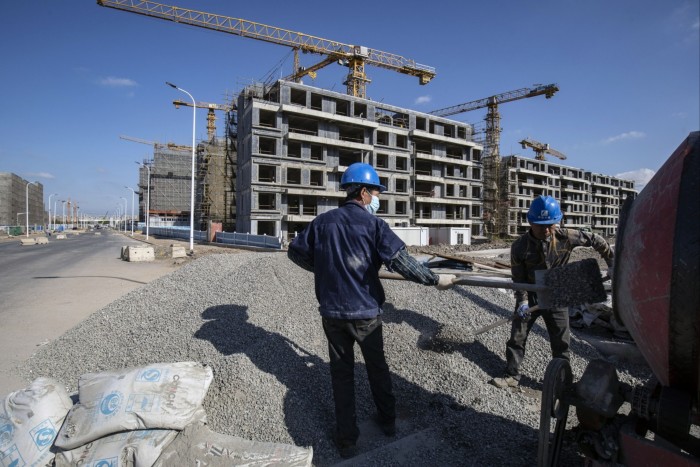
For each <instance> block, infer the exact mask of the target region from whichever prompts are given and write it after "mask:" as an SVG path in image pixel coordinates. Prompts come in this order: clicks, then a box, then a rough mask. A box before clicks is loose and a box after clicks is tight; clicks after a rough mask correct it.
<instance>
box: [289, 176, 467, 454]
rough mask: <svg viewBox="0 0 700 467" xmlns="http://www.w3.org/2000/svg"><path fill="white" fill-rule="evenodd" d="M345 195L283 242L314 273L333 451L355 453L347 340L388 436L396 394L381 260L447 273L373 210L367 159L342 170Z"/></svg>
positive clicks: (421, 274)
mask: <svg viewBox="0 0 700 467" xmlns="http://www.w3.org/2000/svg"><path fill="white" fill-rule="evenodd" d="M340 188H341V189H343V190H345V192H346V194H347V196H346V198H345V201H344V202H343V203H342V204H341V206H340V207H338V208H336V209H332V210H330V211H328V212H325V213H322V214H320V215H319V216H317V217H316V218H315V219H314V220H313V221H312V222H311V223H310V224H309V225H308V226H307V227H306V229H304V231H303V232H301V234H300V235H299V236H298V237H296V238H295V239H294V240H293V241H292V243H291V244H290V245H289V250H288V257H289V259H290V260H292V261H293V262H294V263H295V264H297V265H299V266H300V267H302V268H304V269H306V270H307V271H311V272H313V273H314V279H315V290H316V298H317V300H318V303H319V311H320V313H321V317H322V323H323V330H324V332H325V334H326V338H327V339H328V353H329V356H330V371H331V380H332V386H333V399H334V402H335V417H336V430H335V436H334V441H335V443H336V446H337V448H338V451H339V453H340V455H341V456H342V457H344V458H347V457H352V456H353V455H355V453H356V442H357V438H358V437H359V434H360V432H359V429H358V427H357V421H356V416H355V375H354V368H355V356H354V345H355V343H357V344H358V345H359V347H360V350H361V352H362V355H363V357H364V360H365V366H366V368H367V377H368V379H369V384H370V388H371V390H372V396H373V398H374V403H375V405H376V406H377V416H376V420H375V421H376V422H377V424H378V425H379V427H380V428H381V430H382V432H383V433H384V434H385V435H387V436H394V434H395V432H396V425H395V419H396V410H395V398H394V394H393V390H392V384H391V375H390V372H389V366H388V365H387V362H386V357H385V355H384V339H383V337H382V317H381V313H382V305H383V304H384V301H385V296H384V288H383V287H382V283H381V281H380V279H379V269H380V268H381V266H382V264H384V265H386V266H387V268H388V269H389V270H390V271H395V272H398V273H399V274H401V275H402V276H403V277H404V278H406V279H407V280H411V281H413V282H418V283H420V284H424V285H432V286H435V287H437V288H438V289H440V290H446V289H449V288H451V287H452V286H453V282H452V281H453V279H454V278H455V276H454V275H452V274H440V275H436V274H434V273H433V272H432V271H431V270H430V269H428V268H427V267H426V266H424V265H423V264H421V263H419V262H418V261H417V260H416V259H415V258H413V257H412V256H410V255H409V254H408V252H407V251H406V245H405V244H404V242H403V241H402V240H401V239H400V238H399V237H398V236H397V235H396V234H395V233H394V232H393V231H392V230H391V228H390V227H389V225H388V224H387V223H386V222H385V221H384V220H382V219H380V218H379V217H376V216H375V214H376V212H377V210H378V209H379V198H378V197H379V195H380V194H381V193H382V192H383V191H385V190H386V187H385V186H383V185H382V184H381V183H380V181H379V176H378V175H377V172H376V171H375V170H374V168H373V167H372V166H371V165H369V164H364V163H355V164H352V165H351V166H349V167H348V169H347V170H346V171H345V172H344V173H343V176H342V178H341V183H340Z"/></svg>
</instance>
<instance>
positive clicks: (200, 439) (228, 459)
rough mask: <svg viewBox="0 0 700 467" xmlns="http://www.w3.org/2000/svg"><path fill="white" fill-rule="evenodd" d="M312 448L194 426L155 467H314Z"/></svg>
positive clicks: (163, 454) (171, 447) (166, 452)
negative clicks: (176, 466)
mask: <svg viewBox="0 0 700 467" xmlns="http://www.w3.org/2000/svg"><path fill="white" fill-rule="evenodd" d="M313 457H314V450H313V448H312V447H310V446H309V447H308V448H304V447H298V446H294V445H293V444H282V443H266V442H261V441H249V440H247V439H243V438H239V437H237V436H229V435H223V434H221V433H216V432H213V431H211V430H210V429H209V428H208V427H207V426H206V425H202V424H199V423H195V424H192V425H189V426H187V427H185V429H184V430H183V431H181V432H180V434H178V435H177V437H176V438H175V439H174V440H173V441H172V442H171V443H170V445H168V447H167V448H165V449H164V450H163V453H162V454H161V455H160V457H159V458H158V460H157V461H156V463H155V464H154V467H172V466H173V465H193V466H194V465H201V466H207V467H232V466H246V467H268V466H272V465H274V466H276V467H311V465H312V464H311V461H312V460H313Z"/></svg>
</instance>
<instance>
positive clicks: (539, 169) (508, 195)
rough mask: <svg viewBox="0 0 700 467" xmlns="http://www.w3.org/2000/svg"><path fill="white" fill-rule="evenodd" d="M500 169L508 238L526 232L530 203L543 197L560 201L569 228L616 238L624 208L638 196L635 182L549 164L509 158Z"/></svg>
mask: <svg viewBox="0 0 700 467" xmlns="http://www.w3.org/2000/svg"><path fill="white" fill-rule="evenodd" d="M501 168H502V173H501V183H502V187H503V191H502V194H503V196H504V198H505V199H504V200H503V201H504V202H507V205H508V234H509V235H513V236H514V235H519V234H522V233H524V232H525V231H526V230H527V226H528V223H527V211H528V209H529V206H530V202H531V201H532V199H533V198H534V197H535V196H537V195H540V194H543V195H550V196H553V197H554V198H556V199H557V200H558V201H559V203H560V204H561V208H562V211H563V213H564V225H565V226H566V227H572V228H580V229H588V230H592V231H594V232H596V233H599V234H601V235H603V236H606V237H613V236H615V234H616V232H617V223H618V220H619V217H620V208H621V207H622V204H623V203H624V201H625V199H626V198H627V197H628V196H632V195H634V194H635V193H636V191H635V190H634V182H633V181H630V180H623V179H620V178H616V177H611V176H609V175H601V174H597V173H594V172H590V171H586V170H584V169H579V168H574V167H567V166H564V165H560V164H553V163H551V162H548V161H541V160H537V159H530V158H525V157H521V156H515V155H514V156H507V157H504V158H503V161H502V164H501Z"/></svg>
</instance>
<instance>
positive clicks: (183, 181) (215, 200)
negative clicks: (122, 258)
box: [138, 102, 236, 230]
mask: <svg viewBox="0 0 700 467" xmlns="http://www.w3.org/2000/svg"><path fill="white" fill-rule="evenodd" d="M178 105H187V104H185V103H181V102H178ZM225 116H226V117H225V118H226V132H225V135H226V136H225V137H224V138H223V139H222V138H217V136H216V127H215V118H214V117H213V109H210V113H209V115H208V117H207V119H208V139H207V141H201V142H199V143H198V144H197V148H196V151H195V193H194V194H195V211H194V224H195V229H197V230H206V229H207V228H208V224H209V222H217V223H221V224H222V227H223V229H224V230H233V229H234V228H235V212H236V209H235V205H236V202H235V197H234V193H235V186H234V179H235V173H236V169H235V167H236V130H235V122H236V114H235V112H230V111H229V112H226V114H225ZM152 144H153V148H154V149H153V159H152V160H150V161H149V160H145V161H143V164H142V165H141V168H140V170H139V183H138V184H139V219H140V220H141V221H142V222H143V221H144V219H145V212H146V209H147V206H148V212H149V224H150V225H153V226H178V225H181V226H189V218H190V210H191V207H190V198H191V195H192V192H191V186H192V183H191V182H192V147H191V146H178V145H175V144H160V143H152ZM149 176H150V180H149ZM149 191H150V197H149V199H148V200H147V199H146V195H147V193H149ZM147 201H148V203H147Z"/></svg>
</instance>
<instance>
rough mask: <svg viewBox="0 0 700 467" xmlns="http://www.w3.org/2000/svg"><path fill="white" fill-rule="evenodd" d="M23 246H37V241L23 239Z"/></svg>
mask: <svg viewBox="0 0 700 467" xmlns="http://www.w3.org/2000/svg"><path fill="white" fill-rule="evenodd" d="M20 242H21V244H22V246H26V245H36V240H35V239H33V238H23V239H21V240H20Z"/></svg>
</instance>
